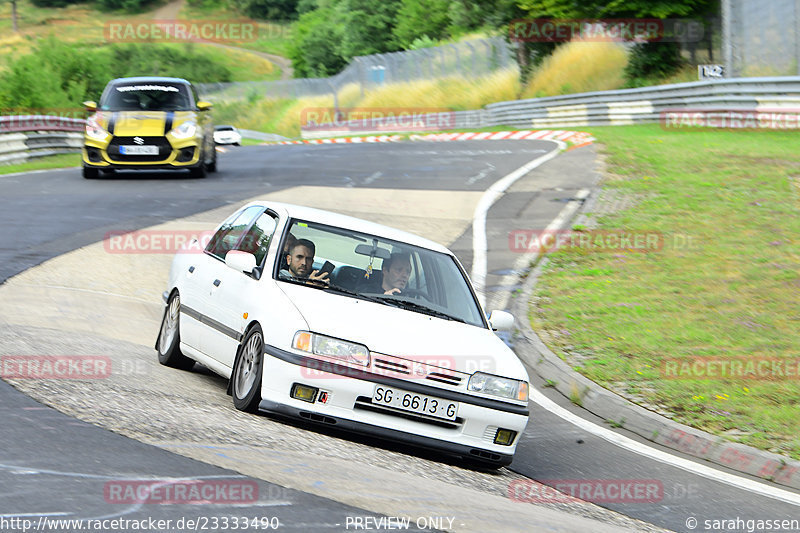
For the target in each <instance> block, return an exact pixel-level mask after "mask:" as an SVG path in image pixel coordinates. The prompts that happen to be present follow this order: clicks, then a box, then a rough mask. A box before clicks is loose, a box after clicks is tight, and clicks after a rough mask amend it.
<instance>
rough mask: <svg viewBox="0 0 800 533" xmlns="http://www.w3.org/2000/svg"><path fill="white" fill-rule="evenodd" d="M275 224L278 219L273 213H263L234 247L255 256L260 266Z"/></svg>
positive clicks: (265, 254) (265, 255)
mask: <svg viewBox="0 0 800 533" xmlns="http://www.w3.org/2000/svg"><path fill="white" fill-rule="evenodd" d="M277 225H278V221H277V219H276V218H275V217H274V216H273V215H271V214H269V213H263V214H262V215H261V216H260V217H258V218H257V219H256V221H255V222H253V225H252V226H251V227H250V229H249V230H248V231H247V233H246V234H245V236H244V238H243V239H242V240H241V241H240V242H239V245H238V246H237V247H236V249H237V250H241V251H242V252H248V253H251V254H253V255H254V256H256V265H258V266H261V265H262V264H263V262H264V258H265V257H267V250H268V249H269V243H270V242H271V241H272V235H273V233H275V227H276V226H277Z"/></svg>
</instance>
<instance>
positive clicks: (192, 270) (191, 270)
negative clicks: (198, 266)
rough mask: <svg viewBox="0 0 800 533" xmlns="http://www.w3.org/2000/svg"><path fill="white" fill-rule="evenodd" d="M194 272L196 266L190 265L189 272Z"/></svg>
mask: <svg viewBox="0 0 800 533" xmlns="http://www.w3.org/2000/svg"><path fill="white" fill-rule="evenodd" d="M193 272H194V267H193V266H190V267H189V274H192V273H193Z"/></svg>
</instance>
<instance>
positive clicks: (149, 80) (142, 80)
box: [109, 76, 191, 85]
mask: <svg viewBox="0 0 800 533" xmlns="http://www.w3.org/2000/svg"><path fill="white" fill-rule="evenodd" d="M154 82H166V83H185V84H186V85H191V83H190V82H188V81H187V80H185V79H183V78H167V77H165V76H135V77H132V78H116V79H113V80H111V81H110V82H109V83H115V84H116V83H154Z"/></svg>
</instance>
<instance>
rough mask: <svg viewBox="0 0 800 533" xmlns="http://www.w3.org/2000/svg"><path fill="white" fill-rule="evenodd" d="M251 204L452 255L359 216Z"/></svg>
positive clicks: (277, 204)
mask: <svg viewBox="0 0 800 533" xmlns="http://www.w3.org/2000/svg"><path fill="white" fill-rule="evenodd" d="M251 205H263V206H265V207H269V208H271V209H273V210H275V211H278V212H279V214H280V212H281V211H282V212H283V213H282V214H283V215H288V216H289V217H291V218H299V219H303V220H309V221H313V222H319V223H322V224H327V225H329V226H336V227H341V228H346V229H350V230H354V231H361V232H364V233H370V234H374V235H378V236H381V237H386V238H387V239H392V240H395V241H400V242H405V243H407V244H412V245H414V246H419V247H421V248H429V249H431V250H434V251H437V252H441V253H444V254H447V255H453V253H452V252H451V251H450V250H448V249H447V247H445V246H442V245H441V244H439V243H437V242H434V241H431V240H429V239H426V238H424V237H420V236H419V235H415V234H413V233H409V232H407V231H403V230H399V229H395V228H392V227H389V226H384V225H383V224H377V223H375V222H369V221H367V220H364V219H361V218H355V217H351V216H348V215H342V214H339V213H334V212H332V211H325V210H324V209H317V208H314V207H306V206H302V205H295V204H287V203H283V202H274V201H272V200H261V201H254V202H251V203H249V204H247V206H244V207H249V206H251Z"/></svg>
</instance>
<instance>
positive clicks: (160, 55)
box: [106, 43, 231, 83]
mask: <svg viewBox="0 0 800 533" xmlns="http://www.w3.org/2000/svg"><path fill="white" fill-rule="evenodd" d="M106 53H107V54H108V55H109V56H110V58H109V61H108V63H109V64H110V66H111V67H110V72H109V76H108V77H109V78H121V77H127V76H171V77H175V78H186V79H187V80H190V81H192V82H194V83H211V82H227V81H231V71H230V69H228V67H226V66H225V65H224V64H221V63H218V62H215V61H214V60H212V59H211V58H209V57H207V56H205V55H203V54H201V53H199V52H197V50H196V49H195V47H194V46H193V45H191V44H188V45H185V46H183V47H180V46H169V45H156V44H151V43H146V44H143V45H137V44H119V45H115V46H112V47H111V49H110V51H106Z"/></svg>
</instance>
